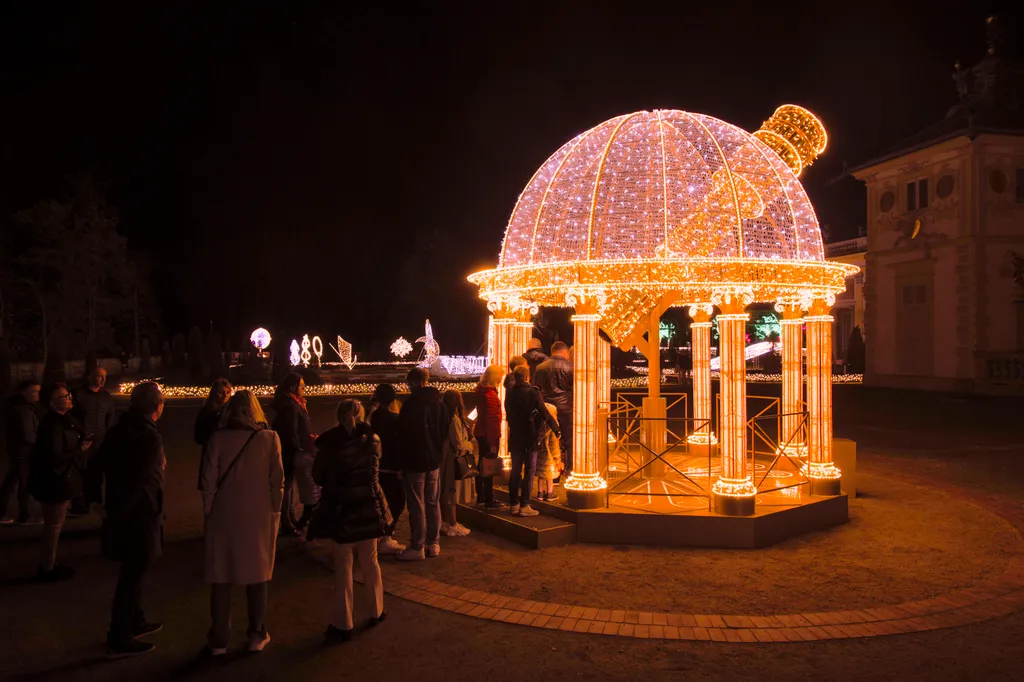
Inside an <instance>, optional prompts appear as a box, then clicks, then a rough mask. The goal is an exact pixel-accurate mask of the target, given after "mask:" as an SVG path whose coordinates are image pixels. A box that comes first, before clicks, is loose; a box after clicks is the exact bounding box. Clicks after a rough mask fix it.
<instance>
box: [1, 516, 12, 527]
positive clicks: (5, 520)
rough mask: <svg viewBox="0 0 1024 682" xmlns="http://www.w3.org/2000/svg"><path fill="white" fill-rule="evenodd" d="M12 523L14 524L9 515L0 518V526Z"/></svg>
mask: <svg viewBox="0 0 1024 682" xmlns="http://www.w3.org/2000/svg"><path fill="white" fill-rule="evenodd" d="M13 524H14V519H12V518H11V517H10V516H5V517H3V518H2V519H0V526H10V525H13Z"/></svg>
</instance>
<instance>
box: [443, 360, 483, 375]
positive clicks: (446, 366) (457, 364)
mask: <svg viewBox="0 0 1024 682" xmlns="http://www.w3.org/2000/svg"><path fill="white" fill-rule="evenodd" d="M438 360H439V361H440V362H441V369H443V370H444V371H445V372H446V373H448V374H450V375H451V376H455V377H466V376H480V375H481V374H483V373H484V370H485V369H487V358H486V357H484V356H482V355H481V356H474V355H441V356H439V357H438Z"/></svg>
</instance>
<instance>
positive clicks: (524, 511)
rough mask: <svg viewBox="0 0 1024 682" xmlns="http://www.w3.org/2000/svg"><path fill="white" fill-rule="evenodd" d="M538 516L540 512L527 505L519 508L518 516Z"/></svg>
mask: <svg viewBox="0 0 1024 682" xmlns="http://www.w3.org/2000/svg"><path fill="white" fill-rule="evenodd" d="M538 514H540V512H539V511H537V510H536V509H534V508H533V507H531V506H530V505H528V504H524V505H523V506H522V507H520V508H519V516H537V515H538Z"/></svg>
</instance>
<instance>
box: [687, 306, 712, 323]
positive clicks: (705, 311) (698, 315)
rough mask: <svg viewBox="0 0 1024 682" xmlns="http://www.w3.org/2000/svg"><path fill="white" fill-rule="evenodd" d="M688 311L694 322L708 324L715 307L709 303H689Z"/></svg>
mask: <svg viewBox="0 0 1024 682" xmlns="http://www.w3.org/2000/svg"><path fill="white" fill-rule="evenodd" d="M688 310H689V313H690V317H692V318H693V321H694V322H710V321H711V315H712V314H713V313H714V312H715V307H714V306H713V305H711V304H710V303H690V304H688Z"/></svg>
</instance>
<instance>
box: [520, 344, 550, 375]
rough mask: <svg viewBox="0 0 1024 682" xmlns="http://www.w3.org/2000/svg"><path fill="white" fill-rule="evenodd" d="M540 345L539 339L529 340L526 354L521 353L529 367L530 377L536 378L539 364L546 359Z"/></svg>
mask: <svg viewBox="0 0 1024 682" xmlns="http://www.w3.org/2000/svg"><path fill="white" fill-rule="evenodd" d="M542 345H543V344H542V343H541V341H540V339H530V342H529V344H528V347H527V349H526V352H525V353H523V357H524V358H526V362H527V364H529V365H530V376H536V374H537V368H538V367H539V366H540V363H542V362H544V361H545V360H547V359H548V356H546V355H544V351H543V350H541V346H542Z"/></svg>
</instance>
